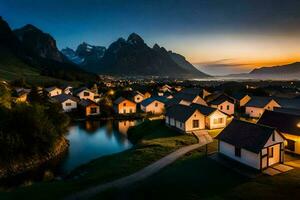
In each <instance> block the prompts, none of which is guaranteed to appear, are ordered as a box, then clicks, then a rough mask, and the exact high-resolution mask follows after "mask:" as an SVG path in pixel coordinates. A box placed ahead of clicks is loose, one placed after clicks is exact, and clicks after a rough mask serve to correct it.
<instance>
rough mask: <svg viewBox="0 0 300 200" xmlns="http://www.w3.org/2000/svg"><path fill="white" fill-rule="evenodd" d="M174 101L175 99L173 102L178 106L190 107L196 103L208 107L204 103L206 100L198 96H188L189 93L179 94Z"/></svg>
mask: <svg viewBox="0 0 300 200" xmlns="http://www.w3.org/2000/svg"><path fill="white" fill-rule="evenodd" d="M173 99H174V101H173V102H176V104H177V103H179V104H182V105H190V104H192V103H196V104H200V105H204V106H207V103H206V102H205V101H204V99H203V98H201V97H200V96H199V95H197V94H188V93H183V92H179V93H177V94H175V95H174V97H173ZM170 103H172V101H170Z"/></svg>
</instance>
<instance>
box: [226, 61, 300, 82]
mask: <svg viewBox="0 0 300 200" xmlns="http://www.w3.org/2000/svg"><path fill="white" fill-rule="evenodd" d="M228 76H229V77H235V78H259V79H300V62H295V63H291V64H287V65H280V66H273V67H261V68H257V69H254V70H252V71H251V72H250V73H243V74H231V75H228Z"/></svg>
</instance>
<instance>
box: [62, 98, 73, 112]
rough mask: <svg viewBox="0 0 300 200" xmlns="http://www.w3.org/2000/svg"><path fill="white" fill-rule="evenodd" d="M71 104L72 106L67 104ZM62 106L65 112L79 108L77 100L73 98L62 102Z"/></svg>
mask: <svg viewBox="0 0 300 200" xmlns="http://www.w3.org/2000/svg"><path fill="white" fill-rule="evenodd" d="M69 103H70V104H71V105H70V106H67V104H69ZM61 106H62V109H63V111H64V112H70V111H71V110H73V109H76V108H77V102H76V101H73V100H71V99H68V100H66V101H64V102H62V103H61Z"/></svg>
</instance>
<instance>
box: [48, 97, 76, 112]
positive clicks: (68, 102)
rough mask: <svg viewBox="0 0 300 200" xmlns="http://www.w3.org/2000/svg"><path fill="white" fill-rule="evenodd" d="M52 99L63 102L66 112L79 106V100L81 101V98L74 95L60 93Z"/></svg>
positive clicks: (62, 105)
mask: <svg viewBox="0 0 300 200" xmlns="http://www.w3.org/2000/svg"><path fill="white" fill-rule="evenodd" d="M51 101H52V102H57V103H59V104H61V107H62V109H63V111H64V112H70V111H72V110H74V109H76V108H77V102H78V101H79V99H77V98H76V97H74V96H72V95H68V94H59V95H56V96H53V97H51Z"/></svg>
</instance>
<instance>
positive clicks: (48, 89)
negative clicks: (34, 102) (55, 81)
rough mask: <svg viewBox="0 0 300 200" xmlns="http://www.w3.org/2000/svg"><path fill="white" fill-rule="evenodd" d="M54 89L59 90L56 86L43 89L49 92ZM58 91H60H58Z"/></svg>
mask: <svg viewBox="0 0 300 200" xmlns="http://www.w3.org/2000/svg"><path fill="white" fill-rule="evenodd" d="M55 89H60V88H58V87H56V86H52V87H47V88H45V91H47V92H51V91H53V90H55ZM60 90H61V89H60Z"/></svg>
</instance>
